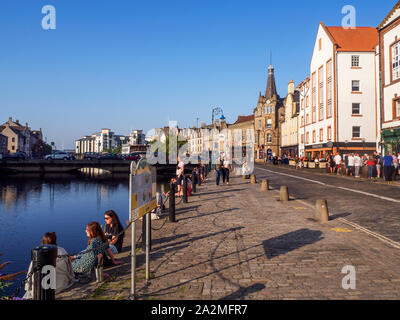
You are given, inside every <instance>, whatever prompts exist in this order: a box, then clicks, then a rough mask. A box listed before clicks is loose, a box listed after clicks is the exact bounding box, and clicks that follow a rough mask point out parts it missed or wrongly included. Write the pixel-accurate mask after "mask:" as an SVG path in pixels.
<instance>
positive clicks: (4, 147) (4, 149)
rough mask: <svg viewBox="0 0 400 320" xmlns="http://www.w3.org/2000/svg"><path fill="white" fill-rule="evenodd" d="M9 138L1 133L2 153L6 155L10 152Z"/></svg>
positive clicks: (0, 144) (0, 147) (0, 145)
mask: <svg viewBox="0 0 400 320" xmlns="http://www.w3.org/2000/svg"><path fill="white" fill-rule="evenodd" d="M7 146H8V138H7V137H6V136H4V135H2V134H1V133H0V154H1V155H5V154H7V152H8V149H7Z"/></svg>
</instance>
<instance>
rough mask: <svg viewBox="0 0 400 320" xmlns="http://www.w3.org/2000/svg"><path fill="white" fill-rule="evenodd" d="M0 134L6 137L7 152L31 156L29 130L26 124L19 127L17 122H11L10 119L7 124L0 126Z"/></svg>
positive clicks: (30, 133)
mask: <svg viewBox="0 0 400 320" xmlns="http://www.w3.org/2000/svg"><path fill="white" fill-rule="evenodd" d="M0 133H1V134H2V135H4V136H6V137H7V152H8V153H10V154H12V153H16V152H19V151H21V152H25V153H26V154H27V155H28V156H31V155H32V141H31V135H32V132H31V129H30V128H29V127H28V123H26V124H25V126H23V125H21V124H20V123H19V121H18V120H16V121H13V119H12V118H11V117H10V118H9V119H8V121H7V122H5V123H3V124H2V125H1V126H0Z"/></svg>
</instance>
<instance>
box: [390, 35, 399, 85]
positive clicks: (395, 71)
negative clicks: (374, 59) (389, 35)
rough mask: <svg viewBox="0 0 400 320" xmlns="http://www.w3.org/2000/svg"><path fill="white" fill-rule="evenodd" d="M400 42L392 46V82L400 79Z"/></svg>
mask: <svg viewBox="0 0 400 320" xmlns="http://www.w3.org/2000/svg"><path fill="white" fill-rule="evenodd" d="M399 62H400V42H397V43H395V44H394V45H393V46H392V81H395V80H397V79H399V78H400V67H399Z"/></svg>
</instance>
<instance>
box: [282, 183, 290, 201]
mask: <svg viewBox="0 0 400 320" xmlns="http://www.w3.org/2000/svg"><path fill="white" fill-rule="evenodd" d="M280 200H281V201H289V189H288V187H287V186H281V190H280Z"/></svg>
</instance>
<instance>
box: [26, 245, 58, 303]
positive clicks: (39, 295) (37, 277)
mask: <svg viewBox="0 0 400 320" xmlns="http://www.w3.org/2000/svg"><path fill="white" fill-rule="evenodd" d="M57 252H58V249H57V246H55V245H50V244H46V245H43V246H37V247H35V248H34V249H32V251H31V259H32V268H33V270H34V273H33V300H55V292H56V290H55V289H56V283H55V281H56V274H55V268H56V260H57ZM49 266H51V267H53V268H54V269H53V270H52V269H51V268H48V267H49ZM44 267H46V269H48V270H47V271H46V272H47V273H48V272H50V274H43V273H42V271H43V268H44ZM52 273H54V274H52ZM47 275H49V280H50V283H48V282H47V286H43V283H42V282H43V280H44V279H43V278H44V276H47ZM53 276H54V277H53ZM52 282H54V283H52ZM45 283H46V281H45Z"/></svg>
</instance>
